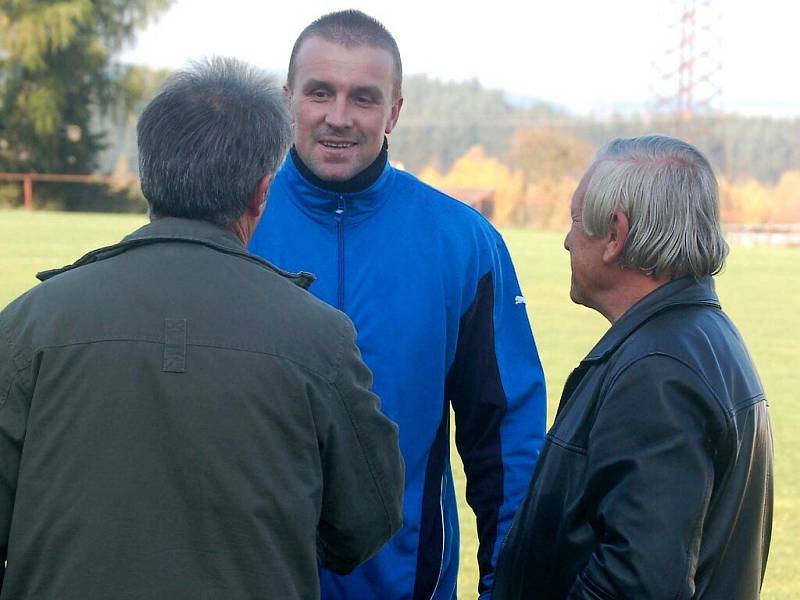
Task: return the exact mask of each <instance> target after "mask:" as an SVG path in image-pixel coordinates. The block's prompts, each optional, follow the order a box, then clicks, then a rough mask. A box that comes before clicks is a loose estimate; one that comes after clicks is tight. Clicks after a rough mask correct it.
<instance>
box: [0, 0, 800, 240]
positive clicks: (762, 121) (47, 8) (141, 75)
mask: <svg viewBox="0 0 800 600" xmlns="http://www.w3.org/2000/svg"><path fill="white" fill-rule="evenodd" d="M170 3H171V0H63V1H57V2H28V1H26V0H8V1H7V2H4V3H3V4H2V6H1V7H0V171H11V172H41V173H91V172H103V173H113V174H120V175H125V174H134V175H135V173H136V170H137V166H136V148H135V123H136V118H137V116H138V114H139V112H140V111H141V110H142V108H143V107H144V105H145V104H146V102H147V101H148V100H149V99H150V98H151V97H152V96H153V95H154V94H155V92H156V90H157V88H158V86H159V85H160V83H161V82H162V81H163V80H164V78H165V77H166V75H167V73H166V72H163V71H154V70H151V69H149V68H147V67H143V66H135V65H120V64H118V63H116V62H114V59H113V57H114V54H115V52H117V51H118V50H119V49H120V48H121V46H122V44H124V43H129V42H130V41H131V40H133V38H134V35H135V32H136V30H137V28H139V27H141V26H143V25H144V24H146V23H147V22H149V21H150V20H152V19H153V18H155V17H156V16H157V15H158V14H159V13H160V12H161V11H163V10H164V9H165V8H166V7H167V6H168V5H169V4H170ZM403 95H404V97H405V104H404V107H403V112H402V114H401V118H400V123H399V126H398V127H397V128H396V129H395V131H394V132H393V133H392V136H391V139H390V145H391V157H392V160H393V161H394V162H397V163H402V165H403V166H404V168H406V169H408V170H409V171H412V172H414V173H417V174H421V175H423V176H424V177H427V178H428V180H430V181H431V182H432V183H436V184H441V185H453V186H455V187H465V186H466V187H485V188H491V189H493V190H495V197H496V199H497V198H505V199H506V204H507V205H509V206H510V207H511V208H505V209H501V210H500V213H502V214H507V216H508V218H509V220H510V221H511V222H519V223H529V222H533V223H534V224H538V225H543V226H546V225H547V224H548V222H549V217H547V216H546V215H545V213H546V212H547V210H546V208H545V207H546V205H547V200H548V198H551V199H554V200H553V202H554V203H555V201H556V200H555V199H558V200H559V201H560V200H562V199H563V198H564V196H565V195H566V196H567V197H568V195H569V193H571V189H570V187H571V186H572V185H573V183H574V182H575V180H576V178H577V177H578V176H579V175H580V174H581V172H582V171H583V170H584V169H585V167H586V166H587V164H588V163H589V162H590V160H591V157H592V156H593V154H594V153H595V152H596V150H597V149H598V148H599V147H600V146H601V145H602V144H604V143H605V142H607V141H609V140H611V139H613V138H615V137H620V136H632V135H641V134H644V133H652V132H659V133H667V134H673V135H679V137H684V138H686V139H688V141H690V142H692V143H694V144H695V145H697V146H698V147H699V148H700V149H701V150H702V151H703V152H704V153H705V154H706V155H707V156H708V157H709V159H710V160H711V162H712V164H713V165H714V167H715V169H716V171H717V173H718V174H719V175H720V177H721V179H722V181H723V186H722V187H723V188H724V190H729V191H730V190H733V191H731V192H730V194H729V196H728V197H727V200H728V204H729V208H730V210H729V211H728V216H729V217H731V215H734V214H739V215H743V214H745V213H746V214H747V215H749V216H748V218H757V219H760V220H762V221H770V220H775V219H779V220H784V219H791V218H794V216H793V215H794V214H795V213H794V212H793V211H794V209H793V208H791V206H789V205H792V202H794V200H793V199H792V198H793V196H794V192H793V191H792V189H793V185H794V184H793V183H792V182H793V181H794V178H793V177H794V176H793V175H792V174H793V173H800V119H798V118H795V119H770V118H766V117H748V116H741V115H732V114H728V115H719V116H715V117H713V118H711V117H706V118H703V119H695V120H694V121H692V122H691V123H689V124H686V123H683V124H681V123H676V122H673V121H671V120H670V119H669V118H668V117H655V118H645V117H644V116H642V115H614V116H611V117H606V118H592V117H586V116H576V115H574V114H571V113H569V112H568V111H567V110H566V109H564V108H563V107H559V106H557V105H555V104H553V103H549V102H544V101H541V100H530V101H527V102H511V101H509V99H508V98H507V97H506V95H505V94H504V93H503V92H502V91H500V90H492V89H486V88H484V87H483V86H482V85H481V84H480V83H479V82H478V81H477V80H470V81H464V82H453V81H441V80H437V79H432V78H429V77H427V76H424V75H413V76H410V77H407V78H406V79H405V81H404V83H403ZM492 173H493V175H492ZM787 174H788V175H787ZM448 182H449V183H448ZM471 182H473V183H471ZM475 182H477V183H480V184H481V185H477V183H475ZM456 184H458V185H456ZM726 186H727V187H726ZM748 186H749V187H748ZM745 189H747V190H749V192H748V193H749V194H750V196H752V197H754V198H760V200H758V201H755V200H747V199H746V198H747V193H745V192H742V190H745ZM775 190H778V191H775ZM787 190H788V191H787ZM734 192H735V193H734ZM726 193H727V192H726ZM18 195H19V192H18V190H17V186H15V185H5V186H0V205H2V204H3V203H6V204H9V203H13V202H16V201H17V197H18ZM723 195H724V194H723ZM37 198H38V200H39V202H40V203H41V204H44V205H47V206H52V207H57V208H65V209H73V210H82V209H114V210H142V209H143V207H144V203H143V201H142V198H141V196H140V195H139V192H138V190H135V189H119V188H116V189H111V188H108V189H99V188H98V187H97V186H91V187H85V186H81V185H75V184H69V185H64V184H47V185H45V184H41V189H40V186H39V184H37ZM733 198H735V200H734V199H733ZM743 198H745V199H743ZM725 201H726V199H725V197H724V198H723V204H724V202H725ZM753 203H756V206H750V205H751V204H753ZM787 203H788V204H787ZM759 204H763V205H764V206H765V207H766V206H770V207H771V208H769V209H767V208H764V210H761V211H760V212H759V210H757V206H758V205H759ZM745 205H746V206H745ZM532 207H536V208H532ZM534 216H535V218H533V217H534ZM731 218H734V217H731ZM735 218H738V217H735ZM797 220H800V215H798V216H797Z"/></svg>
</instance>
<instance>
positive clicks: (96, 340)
mask: <svg viewBox="0 0 800 600" xmlns="http://www.w3.org/2000/svg"><path fill="white" fill-rule="evenodd" d="M103 342H142V343H145V344H154V345H156V344H163V343H164V341H163V340H161V339H157V340H154V339H149V338H136V337H107V338H93V339H90V340H82V341H75V342H66V343H64V344H49V345H45V346H40V347H39V348H37V350H36V352H42V351H44V350H49V349H57V348H68V347H70V346H86V345H90V344H98V343H103ZM186 346H187V347H188V348H214V349H217V350H230V351H233V352H247V353H248V354H259V355H262V356H271V357H273V358H278V359H281V360H285V361H287V362H290V363H292V364H293V365H296V366H298V367H300V368H301V369H302V370H303V371H306V372H308V373H312V374H314V375H316V376H317V377H320V378H321V379H322V380H323V381H326V382H327V383H331V379H330V377H329V376H326V374H325V373H322V372H321V371H318V370H316V369H313V368H311V367H309V366H308V365H305V364H303V363H301V362H298V361H297V360H295V359H293V358H290V357H288V356H286V355H284V354H278V353H276V352H266V351H264V350H254V349H252V348H243V347H238V346H221V345H216V344H202V343H189V344H187V345H186ZM28 364H30V360H29V361H28ZM26 367H27V365H26ZM24 368H25V367H23V368H22V369H18V371H21V370H23V369H24Z"/></svg>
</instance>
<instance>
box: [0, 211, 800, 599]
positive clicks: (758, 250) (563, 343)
mask: <svg viewBox="0 0 800 600" xmlns="http://www.w3.org/2000/svg"><path fill="white" fill-rule="evenodd" d="M143 223H144V217H142V216H131V215H86V214H75V213H72V214H70V213H67V214H63V213H46V212H34V213H26V212H23V211H0V306H4V305H5V304H7V303H8V302H9V301H11V300H12V299H13V298H14V297H16V296H17V295H19V294H20V293H22V292H24V291H25V290H26V289H28V288H30V287H31V286H33V285H34V284H35V283H36V280H35V278H34V274H35V273H36V272H37V271H40V270H44V269H49V268H53V267H58V266H62V265H64V264H67V263H69V262H72V261H73V260H74V259H76V258H77V257H78V256H80V255H81V254H82V253H83V252H85V251H87V250H90V249H92V248H95V247H98V246H103V245H107V244H110V243H113V242H115V241H117V240H119V239H120V238H121V237H122V236H123V235H124V234H126V233H127V232H129V231H131V230H133V229H135V228H136V227H138V226H140V225H142V224H143ZM504 235H505V238H506V241H507V242H508V245H509V247H510V249H511V252H512V255H513V256H514V261H515V264H516V266H517V271H518V275H519V279H520V283H521V285H522V289H523V292H524V293H525V296H526V298H527V306H528V310H529V313H530V316H531V318H532V322H533V330H534V334H535V336H536V341H537V344H538V346H539V352H540V355H541V358H542V362H543V364H544V368H545V373H546V375H547V385H548V396H549V399H550V406H549V416H550V419H552V415H553V413H554V407H555V404H556V403H557V401H558V397H559V395H560V393H561V388H562V386H563V383H564V381H565V379H566V377H567V375H568V374H569V372H570V371H571V370H572V368H573V367H575V366H576V365H577V363H578V362H579V361H580V359H581V358H583V356H584V355H585V354H586V353H587V352H588V351H589V350H590V349H591V348H592V346H593V345H594V343H595V342H596V341H597V340H598V339H599V338H600V336H601V335H602V334H603V332H604V331H605V330H606V329H607V327H608V324H607V323H606V322H605V321H604V320H603V319H602V318H601V317H600V316H598V315H597V314H596V313H593V312H591V311H589V310H587V309H585V308H582V307H578V306H575V305H573V304H572V303H571V302H570V301H569V295H568V290H569V261H568V256H567V253H566V252H565V251H564V249H563V245H562V243H563V235H559V234H553V233H541V232H532V231H523V230H520V231H517V230H508V231H505V232H504ZM798 263H800V249H797V248H764V247H735V248H733V250H732V252H731V256H730V259H729V260H728V266H727V268H726V270H725V271H724V272H723V273H722V275H720V276H719V277H718V278H717V289H718V292H719V295H720V299H721V300H722V304H723V307H724V308H725V310H726V311H727V312H728V314H729V315H730V316H731V317H732V318H733V320H734V321H735V322H736V324H737V325H738V326H739V328H740V330H741V331H742V334H743V336H744V338H745V340H746V341H747V343H748V346H749V348H750V351H751V353H752V355H753V357H754V359H755V362H756V364H757V365H758V368H759V371H760V374H761V378H762V380H763V382H764V386H765V387H766V390H767V395H768V397H769V399H770V407H771V411H772V413H771V414H772V424H773V429H774V435H775V451H776V456H775V488H776V499H775V520H774V524H773V536H772V549H771V553H770V561H769V565H768V568H767V576H766V581H765V583H764V589H763V594H762V597H763V598H764V599H765V600H789V599H790V598H795V597H797V596H798V594H800V570H798V569H797V568H796V563H797V560H798V559H799V558H800V539H798V536H799V535H800V439H798V438H797V437H795V435H796V432H797V431H798V426H799V425H800V412H792V411H791V402H792V401H793V400H792V398H794V397H796V396H797V394H798V390H800V369H798V366H797V363H798V354H800V341H798V336H800V313H799V312H798V309H800V277H799V276H798V273H800V269H798ZM792 265H794V266H792ZM453 469H454V471H455V474H456V480H457V482H458V483H459V485H460V488H461V489H460V490H459V491H460V493H462V494H463V472H462V470H461V466H460V464H458V459H457V457H454V459H453ZM461 506H462V509H461V523H462V552H461V565H462V566H461V574H460V577H459V589H460V594H459V595H460V597H461V598H474V597H475V596H476V594H475V589H476V587H475V586H476V581H477V567H476V564H475V562H476V561H475V553H476V543H475V535H474V530H475V525H474V518H473V517H472V513H471V511H470V510H469V509H468V508H467V507H466V504H465V503H464V502H463V495H462V502H461Z"/></svg>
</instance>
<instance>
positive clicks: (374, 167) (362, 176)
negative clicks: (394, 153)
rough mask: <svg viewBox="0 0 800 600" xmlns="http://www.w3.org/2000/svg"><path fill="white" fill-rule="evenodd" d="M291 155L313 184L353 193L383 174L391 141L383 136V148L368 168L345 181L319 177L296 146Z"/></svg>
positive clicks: (364, 187) (327, 188) (329, 189)
mask: <svg viewBox="0 0 800 600" xmlns="http://www.w3.org/2000/svg"><path fill="white" fill-rule="evenodd" d="M289 155H290V156H291V158H292V161H293V162H294V165H295V167H297V170H298V171H300V174H301V175H302V176H303V177H304V178H305V179H306V180H308V182H309V183H311V184H312V185H315V186H317V187H318V188H322V189H323V190H328V191H329V192H335V193H337V194H352V193H355V192H361V191H363V190H365V189H367V188H368V187H369V186H371V185H372V184H373V183H375V182H376V181H377V180H378V177H380V176H381V173H383V168H384V167H385V166H386V161H387V160H388V159H389V143H388V141H387V140H386V138H383V148H381V151H380V152H379V153H378V156H377V157H376V158H375V160H373V161H372V163H370V165H369V166H368V167H367V168H366V169H364V170H363V171H361V172H360V173H356V174H355V175H354V176H353V177H351V178H350V179H347V180H345V181H326V180H325V179H320V178H319V177H317V176H316V175H315V174H314V172H313V171H312V170H311V169H309V168H308V166H307V165H306V164H305V163H304V162H303V159H301V158H300V155H299V154H298V153H297V150H296V149H295V148H294V146H292V149H291V151H290V153H289Z"/></svg>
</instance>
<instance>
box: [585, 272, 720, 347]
mask: <svg viewBox="0 0 800 600" xmlns="http://www.w3.org/2000/svg"><path fill="white" fill-rule="evenodd" d="M692 305H695V306H698V305H699V306H711V307H714V308H720V304H719V299H718V298H717V293H716V291H715V289H714V280H713V279H712V278H711V277H702V278H700V279H696V278H695V277H693V276H691V275H690V276H687V277H681V278H680V279H674V280H672V281H670V282H669V283H666V284H664V285H662V286H661V287H659V288H657V289H656V290H654V291H652V292H651V293H649V294H648V295H647V296H645V297H644V298H642V299H641V300H639V302H637V303H636V304H634V305H633V306H632V307H631V308H629V309H628V311H627V312H626V313H625V314H623V315H622V317H620V318H619V319H618V320H617V322H616V323H614V324H613V325H612V326H611V328H610V329H609V330H608V331H607V332H606V334H605V335H604V336H603V337H602V338H600V341H599V342H597V344H596V345H595V347H594V348H593V349H592V351H591V352H589V354H588V355H587V356H586V358H585V359H583V363H589V362H599V361H602V360H605V359H606V358H608V356H609V355H611V354H612V353H613V352H614V351H615V350H616V349H617V348H619V346H620V345H621V344H622V343H623V342H624V341H625V340H626V339H627V338H628V337H629V336H630V335H631V334H632V333H633V332H634V331H636V330H637V329H639V327H641V326H642V325H644V324H645V323H647V322H648V321H649V320H650V319H652V318H653V317H655V316H656V315H658V314H661V313H663V312H665V311H668V310H671V309H673V308H676V307H680V306H692Z"/></svg>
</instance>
